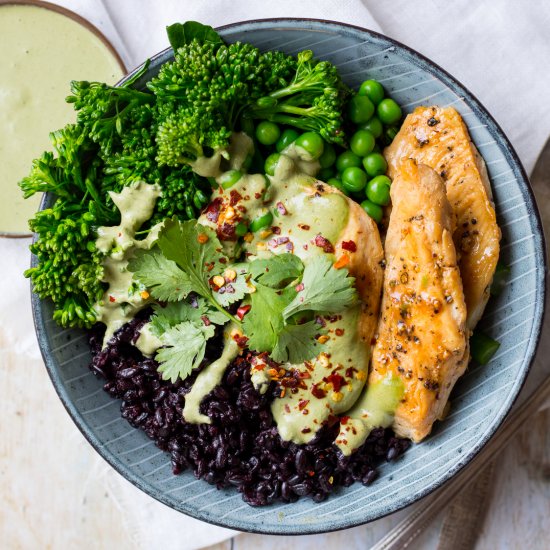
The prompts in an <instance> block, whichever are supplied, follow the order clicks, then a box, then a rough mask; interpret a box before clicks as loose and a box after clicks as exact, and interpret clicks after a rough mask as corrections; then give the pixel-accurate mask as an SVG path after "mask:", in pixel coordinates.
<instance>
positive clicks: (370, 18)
mask: <svg viewBox="0 0 550 550" xmlns="http://www.w3.org/2000/svg"><path fill="white" fill-rule="evenodd" d="M50 1H52V0H50ZM54 1H55V0H54ZM57 3H59V4H61V5H63V6H65V7H67V8H69V9H72V10H74V11H76V12H78V13H79V14H81V15H82V16H84V17H86V18H87V19H89V20H90V21H91V22H92V23H94V24H95V25H96V26H97V27H99V28H100V29H101V30H102V31H103V32H104V33H105V35H106V36H107V37H108V38H109V39H110V40H111V42H112V43H113V44H114V45H115V47H116V48H117V49H118V51H119V52H120V54H121V56H122V58H123V59H124V61H125V63H126V64H127V66H128V67H129V68H133V67H134V66H136V65H138V64H139V63H141V62H142V61H143V60H144V59H145V58H146V57H147V56H149V55H152V54H154V53H155V52H157V51H159V50H161V49H163V48H165V47H166V46H167V39H166V33H165V29H164V28H165V26H166V25H168V24H170V23H173V22H175V21H184V20H188V19H194V20H198V21H202V22H204V23H208V24H211V25H213V26H216V25H222V24H226V23H231V22H235V21H240V20H247V19H255V18H268V17H284V16H287V17H313V18H321V19H323V18H324V19H332V20H338V21H343V22H349V23H353V24H355V25H359V26H364V27H367V28H370V29H373V30H377V31H382V32H385V33H386V34H388V35H390V36H392V37H394V38H396V39H398V40H400V41H401V42H403V43H405V44H407V45H409V46H411V47H413V48H415V49H417V50H419V51H420V52H422V53H423V54H425V55H427V56H428V57H430V58H431V59H433V60H434V61H436V62H437V63H439V64H440V65H441V66H442V67H444V68H445V69H447V70H448V71H449V72H450V73H451V74H453V75H454V76H456V77H457V78H458V79H459V80H461V81H462V82H463V83H464V84H465V85H466V87H468V88H469V89H470V91H472V92H473V93H474V94H475V95H476V96H477V97H478V98H479V99H480V100H481V101H482V103H483V104H484V105H485V106H486V107H487V108H488V110H489V111H490V112H491V113H492V114H493V115H494V116H495V118H496V120H497V121H498V122H499V123H500V124H501V125H502V127H503V128H504V130H505V132H506V133H507V134H508V136H509V137H510V139H511V141H512V143H513V144H514V146H515V147H516V149H517V151H518V153H519V155H520V158H521V159H522V161H523V163H524V164H525V167H526V169H527V170H528V171H531V170H532V168H533V166H534V163H535V160H536V158H537V156H538V154H539V152H540V150H541V148H542V146H543V145H544V143H545V141H546V139H547V138H548V136H549V134H550V103H549V102H548V101H547V95H548V93H547V91H548V89H549V88H550V70H549V69H550V61H549V60H550V42H549V41H548V39H547V29H548V28H549V26H550V3H548V2H546V1H545V0H531V1H530V2H529V3H520V2H514V1H513V0H478V1H477V2H475V3H473V2H469V1H468V0H455V1H454V2H437V1H436V0H423V1H421V2H410V1H408V0H394V1H393V2H380V1H376V0H372V1H370V0H363V2H362V1H361V0H305V1H304V0H302V1H300V2H297V1H296V0H277V1H276V2H269V3H267V2H265V3H264V2H260V1H259V0H256V1H252V0H233V1H231V2H228V1H223V0H193V1H190V0H164V1H162V2H160V1H157V0H58V2H57ZM28 244H29V241H28V240H27V239H18V240H10V239H0V257H1V258H2V261H1V265H2V267H3V270H2V271H3V273H2V277H1V279H0V322H1V323H2V325H3V326H4V327H9V328H8V329H7V330H8V333H9V338H8V341H7V342H6V343H5V344H2V342H0V351H1V348H2V346H3V345H5V346H9V347H10V348H12V349H16V346H18V347H19V349H20V350H21V357H22V361H23V360H24V359H25V358H27V359H33V360H35V361H37V360H38V357H39V352H38V348H37V345H36V342H35V337H34V331H33V327H32V320H31V315H30V301H29V288H28V282H27V281H26V280H25V279H23V277H22V275H21V272H22V271H23V270H24V269H25V268H26V267H27V265H28V262H29V256H28V251H27V247H28ZM12 346H13V347H12ZM74 429H75V430H76V428H74ZM90 452H92V451H90ZM96 460H97V464H96V469H95V473H96V474H97V472H100V474H101V475H97V477H96V482H98V481H99V482H103V483H105V485H106V487H107V488H108V490H109V492H110V494H111V496H112V497H113V498H114V499H115V501H116V502H118V503H119V505H120V507H121V509H122V510H123V511H124V512H123V515H124V518H125V521H126V522H127V525H128V528H129V530H130V532H131V533H132V536H133V538H134V540H135V542H136V544H137V546H138V547H139V548H141V549H143V550H149V549H154V548H163V549H165V550H172V549H174V550H176V549H178V550H185V549H193V548H201V547H203V546H206V545H210V544H214V543H216V542H219V541H221V540H224V539H226V538H228V537H230V536H232V534H233V532H232V531H229V530H226V529H221V528H218V527H214V526H212V525H208V524H205V523H202V522H199V521H197V520H194V519H191V518H188V517H187V516H184V515H183V514H179V513H177V512H174V511H173V510H170V509H169V508H167V507H165V506H163V505H162V504H159V503H158V502H156V501H154V500H153V499H151V498H149V497H148V496H147V495H145V494H143V493H141V492H140V491H139V490H137V489H135V488H134V487H133V486H132V485H130V483H128V482H127V481H125V480H124V479H122V478H121V477H120V476H119V475H118V474H116V473H115V472H114V471H113V470H112V469H110V468H109V467H107V466H105V465H104V463H103V462H102V461H101V460H100V459H99V458H98V457H97V458H96ZM59 467H66V465H63V463H62V462H60V463H59ZM67 490H69V491H70V489H67ZM68 498H69V497H68ZM75 502H76V499H75Z"/></svg>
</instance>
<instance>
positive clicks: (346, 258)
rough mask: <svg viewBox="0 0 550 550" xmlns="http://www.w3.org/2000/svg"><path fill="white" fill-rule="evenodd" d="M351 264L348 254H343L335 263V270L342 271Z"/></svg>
mask: <svg viewBox="0 0 550 550" xmlns="http://www.w3.org/2000/svg"><path fill="white" fill-rule="evenodd" d="M348 264H349V256H348V255H347V254H342V255H341V256H340V257H339V258H338V260H336V261H335V262H334V269H342V268H343V267H345V266H347V265H348Z"/></svg>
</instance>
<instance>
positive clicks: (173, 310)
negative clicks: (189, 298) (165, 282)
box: [150, 298, 229, 336]
mask: <svg viewBox="0 0 550 550" xmlns="http://www.w3.org/2000/svg"><path fill="white" fill-rule="evenodd" d="M153 309H154V311H155V314H154V315H153V316H152V317H151V321H150V323H151V326H150V330H151V332H152V333H153V334H154V335H155V336H161V334H162V333H164V332H166V331H167V330H168V329H170V328H171V327H173V326H175V325H177V324H179V323H182V322H184V321H190V322H191V323H193V324H194V325H199V326H200V325H201V324H204V320H203V318H204V317H207V318H208V320H209V321H210V322H211V323H214V324H216V325H224V324H225V323H226V322H227V321H228V320H229V319H228V318H227V317H226V316H225V315H224V314H223V313H221V312H220V311H218V310H217V309H213V308H212V307H211V306H210V305H209V304H208V303H207V302H206V300H204V299H202V298H198V299H197V300H196V303H194V304H190V303H188V302H170V303H168V304H167V305H166V306H165V307H162V306H160V305H154V306H153Z"/></svg>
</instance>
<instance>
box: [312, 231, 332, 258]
mask: <svg viewBox="0 0 550 550" xmlns="http://www.w3.org/2000/svg"><path fill="white" fill-rule="evenodd" d="M314 242H315V245H316V246H318V247H319V248H322V249H323V252H326V253H327V254H332V253H333V252H334V246H332V243H331V242H330V241H329V240H328V239H327V238H326V237H323V235H321V234H320V233H319V234H318V235H316V236H315V241H314Z"/></svg>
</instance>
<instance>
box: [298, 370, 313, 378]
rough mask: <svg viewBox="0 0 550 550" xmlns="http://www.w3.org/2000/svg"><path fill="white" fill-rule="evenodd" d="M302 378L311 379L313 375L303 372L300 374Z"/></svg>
mask: <svg viewBox="0 0 550 550" xmlns="http://www.w3.org/2000/svg"><path fill="white" fill-rule="evenodd" d="M300 378H311V374H309V372H307V371H306V372H301V373H300Z"/></svg>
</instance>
